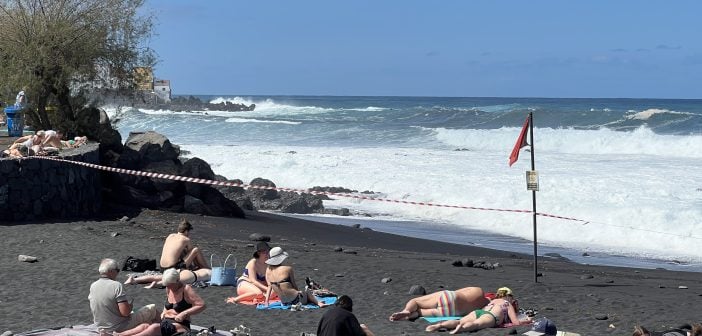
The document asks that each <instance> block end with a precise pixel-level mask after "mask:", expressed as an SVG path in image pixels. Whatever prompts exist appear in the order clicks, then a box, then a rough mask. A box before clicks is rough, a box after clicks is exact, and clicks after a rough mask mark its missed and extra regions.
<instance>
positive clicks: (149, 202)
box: [104, 131, 245, 218]
mask: <svg viewBox="0 0 702 336" xmlns="http://www.w3.org/2000/svg"><path fill="white" fill-rule="evenodd" d="M179 155H180V147H178V146H176V145H173V144H171V142H170V141H169V140H168V138H166V137H165V136H163V135H161V134H159V133H157V132H153V131H149V132H132V133H130V134H129V137H128V138H127V140H126V141H125V144H124V146H123V148H122V149H121V152H117V151H114V150H108V151H107V152H106V153H105V155H104V158H105V162H104V163H105V164H108V165H110V166H113V167H117V168H124V169H130V170H139V171H145V172H153V173H163V174H168V175H178V176H188V177H195V178H202V179H210V180H211V179H214V173H213V172H212V168H210V166H209V164H207V162H205V161H203V160H201V159H199V158H191V159H189V160H187V161H185V162H184V163H181V161H180V159H179ZM104 183H105V187H106V188H107V189H108V191H109V192H108V193H107V195H106V197H107V200H109V201H112V202H116V203H122V204H128V205H135V206H142V207H148V208H154V209H163V210H169V211H185V212H189V213H197V214H204V215H211V216H233V217H239V218H244V217H245V214H244V211H243V210H241V208H240V207H239V206H238V205H237V204H236V203H235V202H234V201H232V200H230V199H228V198H227V197H225V196H224V195H222V194H221V193H220V192H219V191H217V190H216V189H214V188H213V187H212V186H209V185H205V184H198V183H186V182H181V181H174V180H168V179H159V178H151V177H143V176H135V175H128V174H109V175H107V177H106V178H105V181H104Z"/></svg>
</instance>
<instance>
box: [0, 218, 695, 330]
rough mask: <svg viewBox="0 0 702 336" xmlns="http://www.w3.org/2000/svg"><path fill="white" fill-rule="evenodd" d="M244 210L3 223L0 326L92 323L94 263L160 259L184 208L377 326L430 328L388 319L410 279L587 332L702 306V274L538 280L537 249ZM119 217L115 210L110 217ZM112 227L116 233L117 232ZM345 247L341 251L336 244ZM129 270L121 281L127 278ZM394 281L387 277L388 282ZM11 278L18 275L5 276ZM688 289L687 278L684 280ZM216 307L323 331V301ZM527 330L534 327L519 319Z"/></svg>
mask: <svg viewBox="0 0 702 336" xmlns="http://www.w3.org/2000/svg"><path fill="white" fill-rule="evenodd" d="M247 215H248V216H249V218H247V219H234V218H220V217H205V216H198V215H188V214H175V213H168V212H162V211H154V210H143V211H141V212H140V213H139V214H138V215H135V216H134V218H131V219H129V220H127V221H119V220H117V219H114V220H112V219H109V217H106V218H104V219H99V220H90V221H74V222H70V221H64V222H57V223H52V222H42V223H26V224H24V223H22V224H18V223H6V224H2V225H0V234H2V236H3V237H4V242H5V244H4V245H5V249H4V251H3V253H2V262H0V274H3V278H4V279H6V281H5V282H4V284H3V286H2V287H1V288H0V301H1V302H2V305H0V314H2V316H3V322H2V323H0V327H2V328H0V331H4V330H12V331H14V332H15V333H19V332H26V331H30V330H34V329H39V328H51V327H57V326H65V325H77V324H90V323H91V322H92V321H91V315H90V309H89V306H88V301H87V293H88V288H89V285H90V283H91V282H92V281H94V280H95V279H96V278H97V265H98V263H99V260H100V259H101V258H104V257H112V258H114V259H116V260H118V262H120V263H121V262H123V261H124V259H126V257H127V256H129V255H131V256H135V257H148V258H152V259H157V258H158V256H159V255H160V251H161V246H162V244H163V238H164V237H165V236H166V235H167V234H168V233H171V232H173V231H174V230H175V226H176V225H177V222H178V221H179V220H180V219H181V218H183V217H185V218H188V219H189V220H190V221H191V222H192V223H193V225H194V227H195V230H194V231H193V236H192V239H193V240H194V242H195V244H196V245H198V246H200V247H201V248H203V249H204V250H205V251H206V254H208V255H209V254H210V253H217V254H219V255H223V254H226V253H233V254H234V256H235V257H236V258H237V261H238V268H237V273H238V274H240V273H241V268H242V267H243V266H244V265H245V263H246V261H247V260H248V258H250V256H251V247H250V246H249V245H250V244H253V242H252V241H250V240H249V236H250V235H251V234H252V233H260V234H264V235H269V236H271V238H272V241H271V243H270V244H271V246H282V247H283V248H284V249H285V250H286V251H288V252H289V253H290V256H291V257H290V259H291V262H292V263H293V266H294V268H295V274H296V278H297V282H298V285H301V284H302V279H304V278H305V277H306V276H310V277H312V278H313V279H314V280H316V281H317V282H319V283H321V284H322V285H324V286H325V287H327V288H329V289H330V290H332V291H334V292H335V293H337V294H347V295H349V296H351V297H352V298H353V299H354V308H355V309H354V313H355V314H356V316H357V317H358V319H359V321H361V323H366V324H367V325H368V326H369V327H370V328H371V330H373V331H374V332H375V333H376V334H378V335H396V334H401V333H404V334H406V335H429V333H426V332H424V328H425V327H426V326H427V325H428V324H427V323H426V322H423V321H421V320H418V321H416V322H406V321H403V322H390V321H388V317H389V315H390V314H391V313H393V312H395V311H399V310H400V309H401V308H402V306H403V305H404V303H405V302H406V301H407V300H408V299H410V298H412V297H414V296H412V295H409V294H407V293H408V291H409V288H410V287H411V286H412V285H421V286H423V287H424V288H426V290H427V292H434V291H437V290H442V289H456V288H460V287H465V286H479V287H482V288H483V289H484V290H485V291H494V290H495V289H496V288H498V287H501V286H508V287H511V288H512V289H513V290H514V291H515V295H516V296H517V298H518V299H519V302H520V307H522V308H531V309H536V310H538V311H539V314H538V315H537V317H544V316H545V317H548V318H549V319H551V320H553V321H554V322H555V323H556V325H557V326H558V327H559V330H563V331H571V332H578V333H580V334H582V335H605V334H612V335H625V334H630V333H631V330H632V328H633V326H634V325H637V324H639V325H644V326H646V327H647V328H649V329H652V330H661V329H663V328H664V327H665V326H678V325H680V324H683V323H690V322H696V321H698V320H697V319H699V317H698V316H697V313H696V311H695V310H694V309H689V307H695V306H698V305H699V304H701V303H702V280H700V279H699V276H698V274H695V273H690V272H675V271H667V270H649V269H633V268H620V267H608V266H592V265H580V264H576V263H572V262H566V261H560V260H551V259H544V258H540V259H539V272H541V273H542V274H543V276H542V277H540V278H539V282H538V283H534V281H533V268H532V260H531V256H528V255H520V254H516V253H512V252H507V251H498V250H490V249H485V248H480V247H474V246H466V245H458V244H447V243H442V242H437V241H431V240H423V239H418V238H411V237H404V236H399V235H394V234H388V233H382V232H378V231H375V230H369V229H367V228H362V227H361V228H353V227H348V226H343V225H333V224H327V223H321V222H313V221H306V220H301V219H297V218H291V217H284V216H279V215H275V214H269V213H257V212H252V213H247ZM118 217H121V215H120V216H117V215H116V214H115V215H114V216H113V217H112V218H118ZM114 233H117V235H115V236H113V234H114ZM337 247H342V248H343V252H335V248H337ZM18 254H27V255H33V256H36V257H38V258H39V262H36V263H31V264H29V263H22V262H18V260H17V255H18ZM463 259H472V260H474V261H486V262H489V263H497V264H499V266H498V267H497V268H495V269H493V270H485V269H481V268H472V267H456V266H453V265H452V263H453V262H454V261H459V260H463ZM126 276H127V274H126V272H122V273H121V274H120V275H119V277H118V280H120V281H124V280H125V279H126ZM384 278H390V279H391V281H389V282H387V283H383V282H382V281H381V280H382V279H384ZM7 280H11V281H7ZM679 286H685V287H686V289H681V288H679ZM126 289H127V292H128V293H129V295H131V296H132V297H135V298H136V299H135V304H136V305H137V306H141V305H144V304H148V303H157V304H158V305H160V304H161V303H162V302H163V300H164V292H163V291H162V290H155V289H154V290H147V289H143V288H142V287H141V286H127V287H126ZM197 291H198V293H199V294H200V295H201V296H202V297H203V299H205V301H206V303H207V305H208V307H207V309H206V310H205V311H204V312H203V313H201V314H199V315H196V316H194V317H193V323H194V324H196V325H200V326H211V325H214V326H215V327H216V328H217V329H220V330H229V329H233V328H234V327H236V326H239V325H240V324H243V325H245V326H247V327H249V328H251V330H252V334H255V335H299V334H300V332H308V333H310V332H311V333H314V332H315V330H316V326H317V322H318V321H319V318H320V317H321V315H322V314H323V313H324V309H317V310H309V311H302V312H291V311H257V310H256V309H254V308H253V307H251V306H245V305H230V304H225V303H224V300H225V298H226V297H228V296H232V295H233V293H234V291H235V289H234V288H233V287H214V286H212V287H207V288H203V289H197ZM514 329H516V330H515V331H516V332H518V333H522V332H525V331H526V330H528V327H525V326H519V327H515V328H514ZM509 331H510V330H505V329H487V330H482V331H479V332H477V333H476V335H504V334H505V333H507V332H509Z"/></svg>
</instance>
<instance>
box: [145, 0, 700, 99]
mask: <svg viewBox="0 0 702 336" xmlns="http://www.w3.org/2000/svg"><path fill="white" fill-rule="evenodd" d="M146 9H147V10H149V11H152V12H153V14H154V15H155V17H156V27H155V31H154V36H153V37H152V38H151V40H150V41H149V46H150V47H151V48H153V49H154V50H155V51H156V53H157V54H158V57H159V63H158V64H157V66H156V67H155V75H156V77H157V78H160V79H169V80H171V86H172V90H173V93H174V94H213V95H334V96H450V97H553V98H568V97H573V98H694V99H698V98H702V82H701V80H702V37H701V36H700V35H701V33H702V20H700V18H699V17H700V13H702V1H696V0H695V1H693V0H680V1H658V0H651V1H638V0H637V1H632V0H618V1H612V0H588V1H546V0H543V1H540V0H533V1H498V0H492V1H482V0H441V1H436V0H434V1H429V0H426V1H415V0H401V1H390V0H387V1H384V0H349V1H334V0H303V1H290V0H265V1H239V0H207V1H195V0H188V1H186V0H147V2H146Z"/></svg>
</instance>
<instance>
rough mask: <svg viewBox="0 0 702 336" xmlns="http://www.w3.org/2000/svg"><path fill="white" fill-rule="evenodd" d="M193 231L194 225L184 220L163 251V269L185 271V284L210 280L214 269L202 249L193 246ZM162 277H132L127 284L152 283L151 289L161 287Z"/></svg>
mask: <svg viewBox="0 0 702 336" xmlns="http://www.w3.org/2000/svg"><path fill="white" fill-rule="evenodd" d="M192 230H193V226H192V224H190V222H188V221H187V220H185V219H183V220H182V221H181V222H180V224H178V232H177V233H171V234H170V235H168V237H166V241H165V242H164V243H163V250H162V251H161V261H160V264H161V269H162V270H164V269H168V268H175V269H178V270H181V271H184V272H183V274H181V275H180V281H181V282H182V283H184V284H192V283H194V282H195V281H198V280H202V281H207V280H210V277H211V276H212V269H211V268H210V266H209V265H208V264H207V260H205V257H204V256H203V255H202V251H201V250H200V248H198V247H195V246H193V244H192V242H191V240H190V233H191V232H192ZM159 281H161V276H160V275H144V276H139V277H134V276H130V277H129V278H128V279H127V281H125V282H124V283H125V284H137V283H138V284H144V283H150V284H151V286H149V288H151V287H155V286H157V285H159Z"/></svg>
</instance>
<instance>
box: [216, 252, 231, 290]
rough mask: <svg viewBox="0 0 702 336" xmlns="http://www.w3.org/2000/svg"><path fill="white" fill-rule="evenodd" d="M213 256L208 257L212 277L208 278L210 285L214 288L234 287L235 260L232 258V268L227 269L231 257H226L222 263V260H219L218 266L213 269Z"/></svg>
mask: <svg viewBox="0 0 702 336" xmlns="http://www.w3.org/2000/svg"><path fill="white" fill-rule="evenodd" d="M214 257H215V254H214V253H213V254H212V255H211V256H210V265H211V266H212V276H211V277H210V285H214V286H236V258H234V267H227V262H229V258H232V255H231V254H230V255H228V256H227V258H226V259H224V263H222V259H219V258H217V259H219V261H220V266H217V267H215V264H214V263H213V260H214Z"/></svg>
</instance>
